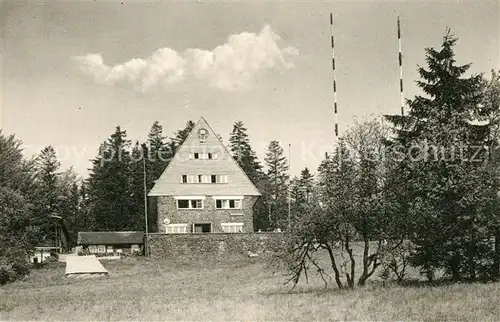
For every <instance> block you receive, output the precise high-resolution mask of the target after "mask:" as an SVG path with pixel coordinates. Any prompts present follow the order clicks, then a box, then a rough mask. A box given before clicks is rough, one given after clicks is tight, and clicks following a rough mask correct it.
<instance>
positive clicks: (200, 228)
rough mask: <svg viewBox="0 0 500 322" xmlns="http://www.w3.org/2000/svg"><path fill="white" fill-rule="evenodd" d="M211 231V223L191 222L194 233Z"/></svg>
mask: <svg viewBox="0 0 500 322" xmlns="http://www.w3.org/2000/svg"><path fill="white" fill-rule="evenodd" d="M211 231H212V224H210V223H207V224H193V232H194V233H209V232H211Z"/></svg>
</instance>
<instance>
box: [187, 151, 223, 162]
mask: <svg viewBox="0 0 500 322" xmlns="http://www.w3.org/2000/svg"><path fill="white" fill-rule="evenodd" d="M189 159H190V160H193V159H196V160H216V159H217V153H212V152H208V153H205V152H195V153H189Z"/></svg>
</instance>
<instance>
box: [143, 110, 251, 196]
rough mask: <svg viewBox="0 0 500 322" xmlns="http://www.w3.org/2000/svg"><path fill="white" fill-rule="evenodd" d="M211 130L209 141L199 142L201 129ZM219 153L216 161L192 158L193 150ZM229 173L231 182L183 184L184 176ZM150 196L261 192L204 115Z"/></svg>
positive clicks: (248, 194) (195, 151) (245, 194)
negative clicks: (190, 156)
mask: <svg viewBox="0 0 500 322" xmlns="http://www.w3.org/2000/svg"><path fill="white" fill-rule="evenodd" d="M201 129H205V130H207V131H208V137H207V140H206V142H200V139H199V136H198V134H199V131H200V130H201ZM201 152H206V153H217V159H216V160H201V159H190V158H189V155H190V154H191V153H201ZM219 174H220V175H227V176H228V183H216V184H211V183H193V184H191V183H182V175H219ZM148 195H149V196H175V195H182V196H190V195H191V196H199V195H211V196H218V195H242V196H260V192H259V191H258V190H257V188H256V187H255V186H254V184H253V183H252V182H251V181H250V179H249V178H248V176H247V175H246V173H245V172H244V171H243V169H242V168H241V167H240V166H239V164H238V163H237V162H236V161H235V160H234V158H233V157H232V155H231V153H230V152H229V150H228V149H227V148H226V147H225V146H224V144H223V143H222V142H221V141H220V140H219V138H218V137H217V134H216V133H215V132H214V130H213V129H212V128H211V127H210V125H209V124H208V122H207V121H206V120H205V119H204V118H203V117H202V118H200V120H199V121H198V122H197V123H196V125H195V126H194V127H193V129H192V130H191V132H190V133H189V135H188V136H187V138H186V140H185V141H184V142H183V143H182V145H181V146H180V147H179V148H178V149H177V151H176V153H175V156H174V157H173V159H172V160H171V161H170V163H169V165H168V166H167V168H166V169H165V171H164V172H163V173H162V175H161V176H160V178H159V179H158V180H157V181H156V182H155V185H154V187H153V189H151V191H150V192H149V194H148Z"/></svg>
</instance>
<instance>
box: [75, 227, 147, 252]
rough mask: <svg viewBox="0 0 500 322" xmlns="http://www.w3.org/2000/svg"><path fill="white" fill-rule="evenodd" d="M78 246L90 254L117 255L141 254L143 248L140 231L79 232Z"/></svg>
mask: <svg viewBox="0 0 500 322" xmlns="http://www.w3.org/2000/svg"><path fill="white" fill-rule="evenodd" d="M78 245H79V246H81V247H82V248H83V249H84V250H85V251H87V252H88V253H90V254H97V255H117V254H122V253H124V254H130V253H141V252H142V251H143V246H144V232H142V231H98V232H97V231H96V232H94V231H92V232H79V233H78Z"/></svg>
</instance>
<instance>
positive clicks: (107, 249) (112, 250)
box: [106, 246, 115, 254]
mask: <svg viewBox="0 0 500 322" xmlns="http://www.w3.org/2000/svg"><path fill="white" fill-rule="evenodd" d="M114 251H115V250H114V249H113V246H108V247H107V248H106V253H108V254H109V253H113V252H114Z"/></svg>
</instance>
